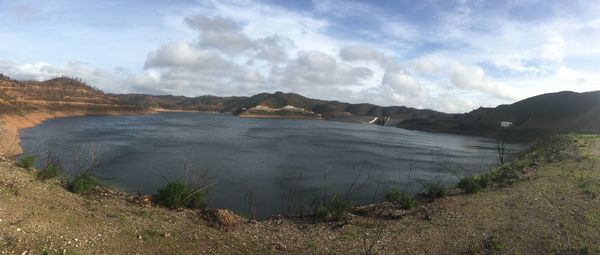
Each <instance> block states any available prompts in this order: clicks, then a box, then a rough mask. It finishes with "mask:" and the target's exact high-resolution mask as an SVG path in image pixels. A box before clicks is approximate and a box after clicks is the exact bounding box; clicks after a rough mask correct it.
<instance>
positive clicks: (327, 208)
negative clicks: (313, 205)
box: [315, 195, 352, 221]
mask: <svg viewBox="0 0 600 255" xmlns="http://www.w3.org/2000/svg"><path fill="white" fill-rule="evenodd" d="M351 210H352V202H350V201H346V200H344V199H341V198H340V197H339V196H338V195H334V196H333V198H331V200H329V201H328V202H327V203H325V204H322V205H321V206H319V207H318V208H317V210H316V211H315V217H316V218H319V219H323V220H333V221H342V220H344V219H346V218H347V217H348V214H350V211H351Z"/></svg>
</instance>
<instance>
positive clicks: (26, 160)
mask: <svg viewBox="0 0 600 255" xmlns="http://www.w3.org/2000/svg"><path fill="white" fill-rule="evenodd" d="M33 162H35V157H34V156H23V157H22V158H21V159H20V160H19V162H18V163H17V166H19V167H22V168H25V169H31V168H32V167H33Z"/></svg>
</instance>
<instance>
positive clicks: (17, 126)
mask: <svg viewBox="0 0 600 255" xmlns="http://www.w3.org/2000/svg"><path fill="white" fill-rule="evenodd" d="M159 112H160V111H159V110H144V111H131V110H106V111H102V112H90V111H87V110H73V111H57V112H48V111H34V112H26V113H16V114H11V115H0V131H2V134H0V156H3V157H8V158H14V157H17V156H19V155H21V154H22V153H23V148H21V139H20V134H21V130H22V129H25V128H31V127H34V126H36V125H38V124H40V123H42V122H44V121H46V120H49V119H54V118H63V117H76V116H117V115H148V114H156V113H159Z"/></svg>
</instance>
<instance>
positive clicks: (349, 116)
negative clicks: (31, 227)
mask: <svg viewBox="0 0 600 255" xmlns="http://www.w3.org/2000/svg"><path fill="white" fill-rule="evenodd" d="M115 96H117V97H119V98H120V99H122V100H123V101H125V102H128V103H130V104H142V105H144V106H149V107H160V108H166V109H173V110H199V111H218V112H234V113H236V114H239V115H241V116H244V115H251V116H254V117H257V116H260V115H262V116H264V117H269V115H272V116H273V117H274V116H282V115H284V116H287V117H296V116H304V117H314V118H322V119H335V120H340V121H352V122H358V121H370V120H372V119H373V118H375V117H380V116H388V117H391V122H390V123H388V124H391V123H399V122H401V121H404V120H407V119H430V120H434V119H441V118H444V117H446V116H447V114H445V113H441V112H436V111H433V110H419V109H415V108H410V107H404V106H389V107H382V106H378V105H373V104H350V103H342V102H338V101H327V100H319V99H312V98H307V97H304V96H301V95H298V94H295V93H282V92H275V93H261V94H257V95H254V96H251V97H216V96H201V97H196V98H188V97H173V96H150V95H134V94H127V95H115ZM257 107H258V108H257ZM286 107H287V109H286ZM299 109H302V110H303V111H300V110H299ZM295 113H297V114H295ZM356 117H359V118H356ZM360 117H363V118H360Z"/></svg>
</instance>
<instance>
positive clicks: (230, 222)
mask: <svg viewBox="0 0 600 255" xmlns="http://www.w3.org/2000/svg"><path fill="white" fill-rule="evenodd" d="M202 214H203V215H204V218H206V219H207V220H208V221H210V222H213V223H216V224H219V225H222V226H228V227H230V226H235V225H238V224H240V222H241V221H242V217H240V216H238V215H237V214H235V213H234V212H232V211H230V210H227V209H207V210H204V211H203V212H202Z"/></svg>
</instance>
